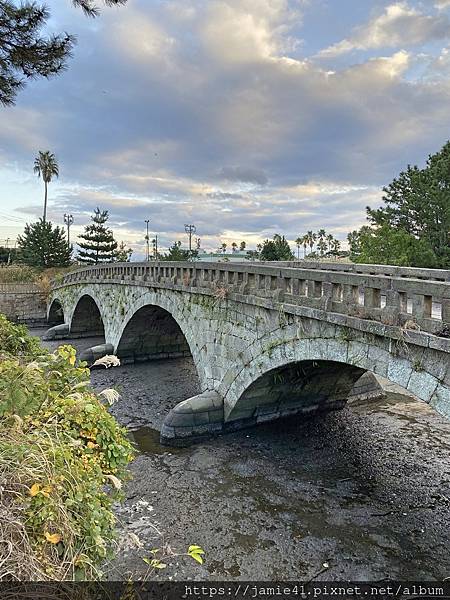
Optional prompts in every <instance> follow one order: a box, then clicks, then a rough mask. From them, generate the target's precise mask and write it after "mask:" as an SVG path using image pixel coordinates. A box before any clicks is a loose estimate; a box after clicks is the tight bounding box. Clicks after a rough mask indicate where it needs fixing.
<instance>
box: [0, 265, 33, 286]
mask: <svg viewBox="0 0 450 600" xmlns="http://www.w3.org/2000/svg"><path fill="white" fill-rule="evenodd" d="M37 278H38V271H37V270H36V269H33V268H32V267H28V266H26V265H14V266H9V267H1V268H0V283H34V282H35V281H36V280H37Z"/></svg>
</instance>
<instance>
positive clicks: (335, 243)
mask: <svg viewBox="0 0 450 600" xmlns="http://www.w3.org/2000/svg"><path fill="white" fill-rule="evenodd" d="M340 249H341V242H340V241H339V240H336V239H335V238H333V239H332V240H331V242H330V251H331V254H332V255H333V256H337V255H338V254H339V250H340Z"/></svg>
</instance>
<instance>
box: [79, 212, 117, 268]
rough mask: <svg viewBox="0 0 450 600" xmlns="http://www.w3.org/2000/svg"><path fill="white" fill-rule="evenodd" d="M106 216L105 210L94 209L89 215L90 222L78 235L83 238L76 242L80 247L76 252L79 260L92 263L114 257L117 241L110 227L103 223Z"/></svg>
mask: <svg viewBox="0 0 450 600" xmlns="http://www.w3.org/2000/svg"><path fill="white" fill-rule="evenodd" d="M108 218H109V214H108V211H107V210H102V211H101V210H100V209H99V208H96V209H95V212H94V214H93V216H92V217H91V219H92V223H91V224H90V225H86V227H85V228H84V233H83V234H81V235H80V236H79V237H80V238H81V239H82V240H84V241H83V242H78V246H79V247H80V248H81V250H79V252H78V260H79V261H80V262H82V263H87V264H91V265H92V264H97V263H99V262H112V261H113V260H114V259H115V257H116V250H117V242H116V241H115V239H114V236H113V232H112V231H111V229H109V228H108V227H106V225H105V223H106V221H107V220H108Z"/></svg>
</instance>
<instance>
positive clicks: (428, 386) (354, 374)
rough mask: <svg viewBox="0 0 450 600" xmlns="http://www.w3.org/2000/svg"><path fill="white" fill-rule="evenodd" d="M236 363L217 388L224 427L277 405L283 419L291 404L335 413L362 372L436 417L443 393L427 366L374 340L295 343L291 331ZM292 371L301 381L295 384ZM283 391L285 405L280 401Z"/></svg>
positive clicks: (266, 340) (267, 338)
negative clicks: (424, 406) (399, 390)
mask: <svg viewBox="0 0 450 600" xmlns="http://www.w3.org/2000/svg"><path fill="white" fill-rule="evenodd" d="M338 333H339V332H338ZM341 333H342V332H341ZM289 334H290V335H289ZM391 350H392V349H391ZM242 363H243V366H242V365H241V366H240V367H238V368H236V367H235V366H234V367H232V368H231V369H230V370H229V371H228V372H227V373H226V374H225V376H224V378H223V380H222V382H221V384H220V385H219V388H218V391H219V393H220V394H221V395H222V397H223V398H224V418H225V422H228V421H234V420H240V419H247V418H249V415H250V414H255V410H256V412H259V413H261V415H262V414H264V413H266V414H268V412H270V411H269V408H268V407H271V408H274V407H276V406H277V405H279V406H281V405H282V408H283V410H284V409H286V414H289V409H294V407H295V402H296V400H295V399H297V401H298V402H297V406H299V405H300V406H303V405H304V406H305V407H308V406H311V407H314V408H319V409H320V407H323V408H341V407H342V406H343V405H344V404H345V401H346V399H347V397H348V395H349V393H350V391H351V389H352V388H353V386H354V384H355V383H356V381H357V380H358V379H359V378H360V377H361V376H362V375H363V374H364V373H365V372H367V371H369V372H372V373H374V374H378V375H381V376H382V377H385V378H386V379H388V380H390V381H391V382H393V383H396V384H398V385H400V386H401V387H403V388H405V389H407V390H409V391H410V392H412V393H413V394H414V395H415V396H416V397H417V398H419V399H420V400H423V401H424V402H427V403H429V404H431V405H432V406H435V405H436V406H435V407H436V408H437V410H439V412H442V410H440V407H441V406H442V403H441V400H442V395H443V394H447V395H448V388H446V387H445V386H443V385H442V384H441V382H440V380H439V378H438V377H436V376H435V375H436V373H432V372H428V371H427V364H422V363H421V364H420V365H419V364H418V363H417V359H416V357H414V356H411V357H409V358H408V357H406V356H404V355H396V354H395V353H393V352H392V351H390V350H389V348H388V347H386V342H385V341H381V342H380V344H379V345H378V344H377V343H376V340H375V338H374V339H373V340H367V341H362V340H361V338H360V339H359V340H358V341H352V340H346V339H345V336H342V339H339V335H337V336H333V337H330V338H325V337H314V338H300V337H299V332H298V330H296V329H295V328H291V330H290V331H286V330H285V331H284V332H280V331H276V332H272V333H271V334H268V335H266V336H264V337H263V338H261V340H259V341H258V342H257V343H256V344H253V345H252V346H251V347H249V348H248V349H247V351H246V352H245V353H244V355H243V361H242ZM298 369H300V370H301V371H303V376H302V377H297V379H296V372H297V370H298ZM277 376H282V377H284V378H285V384H284V385H285V387H284V388H283V384H282V382H281V381H280V382H279V383H278V384H277V381H276V378H277ZM294 384H295V385H294ZM289 386H291V387H290V392H291V396H293V400H292V402H291V403H289V402H288V401H287V400H286V398H287V397H288V390H289ZM293 386H294V387H293ZM295 386H297V387H296V388H295ZM294 388H295V389H294ZM264 394H267V395H268V399H267V401H264V400H263V401H261V398H263V397H264ZM327 396H328V401H326V399H325V398H326V397H327ZM289 404H290V405H289ZM264 405H267V408H263V407H264ZM311 410H312V409H311ZM292 412H294V410H292ZM297 412H299V411H298V410H297ZM443 414H444V413H443ZM447 416H448V415H447ZM261 420H264V418H263V417H262V418H261Z"/></svg>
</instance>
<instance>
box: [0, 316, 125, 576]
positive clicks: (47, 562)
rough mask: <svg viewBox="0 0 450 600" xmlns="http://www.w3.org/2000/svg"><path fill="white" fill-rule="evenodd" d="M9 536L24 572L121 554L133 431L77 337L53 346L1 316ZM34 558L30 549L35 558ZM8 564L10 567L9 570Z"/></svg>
mask: <svg viewBox="0 0 450 600" xmlns="http://www.w3.org/2000/svg"><path fill="white" fill-rule="evenodd" d="M0 356H1V358H2V360H1V362H0V478H1V481H2V491H1V494H0V515H1V514H3V513H5V514H7V515H10V518H8V519H3V520H0V534H1V539H2V540H10V544H3V545H0V564H2V565H3V566H2V571H4V570H5V568H6V569H7V571H6V573H7V575H6V576H7V577H14V578H19V579H21V578H22V579H24V578H26V579H34V580H38V579H42V578H47V579H57V580H61V579H93V578H97V577H99V575H100V574H99V571H98V567H99V565H100V564H101V562H102V561H104V559H105V558H107V557H108V556H110V555H111V542H112V540H113V538H114V529H115V518H114V515H113V513H112V510H111V506H112V503H113V501H114V500H115V499H117V498H118V497H120V487H121V479H124V478H126V477H127V470H126V467H127V465H128V463H129V461H130V460H131V459H132V455H133V451H132V446H131V444H130V442H129V440H128V438H127V436H126V430H125V429H124V428H122V427H120V426H119V425H118V423H117V422H116V420H115V419H114V417H113V416H112V415H110V414H109V412H108V411H107V408H106V406H104V404H103V403H102V400H101V395H97V394H96V393H95V392H94V391H93V390H92V389H91V387H90V381H89V370H88V369H86V368H85V366H84V364H79V365H76V364H75V359H76V354H75V350H74V348H72V347H71V346H61V347H59V348H58V350H57V351H56V352H54V353H49V352H47V351H45V350H44V349H43V348H42V347H41V346H40V344H39V342H38V341H37V340H35V339H34V338H31V337H30V336H29V335H28V334H27V332H26V331H25V330H24V328H23V327H21V326H16V325H12V324H11V323H9V322H8V321H7V320H6V319H5V318H4V317H0ZM27 557H28V558H27ZM4 576H5V572H2V573H0V578H1V577H4Z"/></svg>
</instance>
